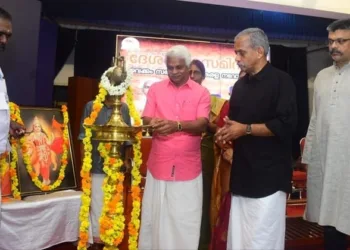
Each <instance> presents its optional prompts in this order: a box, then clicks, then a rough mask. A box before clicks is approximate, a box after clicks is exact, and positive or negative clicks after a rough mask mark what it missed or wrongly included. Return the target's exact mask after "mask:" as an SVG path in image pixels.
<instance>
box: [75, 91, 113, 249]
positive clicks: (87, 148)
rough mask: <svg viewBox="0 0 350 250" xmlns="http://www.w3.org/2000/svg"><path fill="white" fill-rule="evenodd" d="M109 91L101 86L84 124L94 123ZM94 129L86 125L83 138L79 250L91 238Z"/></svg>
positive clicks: (85, 246)
mask: <svg viewBox="0 0 350 250" xmlns="http://www.w3.org/2000/svg"><path fill="white" fill-rule="evenodd" d="M106 95H107V91H106V90H105V89H104V88H102V87H101V86H100V89H99V93H98V95H97V96H96V99H95V100H94V102H93V105H92V112H91V114H90V116H89V117H87V118H86V119H85V120H84V125H93V124H94V123H95V120H96V118H97V116H98V113H99V112H100V111H101V109H102V107H103V102H104V100H105V98H106ZM91 137H92V131H91V128H89V127H87V126H85V138H84V139H83V144H84V159H83V164H82V168H81V171H80V176H81V179H82V180H81V185H82V191H83V194H82V196H81V203H82V204H81V207H80V212H79V220H80V228H79V243H78V250H86V249H87V243H88V240H89V226H90V221H89V212H90V203H91V198H90V195H91V175H90V170H91V167H92V166H91V164H92V159H91V157H92V154H91V151H92V144H91Z"/></svg>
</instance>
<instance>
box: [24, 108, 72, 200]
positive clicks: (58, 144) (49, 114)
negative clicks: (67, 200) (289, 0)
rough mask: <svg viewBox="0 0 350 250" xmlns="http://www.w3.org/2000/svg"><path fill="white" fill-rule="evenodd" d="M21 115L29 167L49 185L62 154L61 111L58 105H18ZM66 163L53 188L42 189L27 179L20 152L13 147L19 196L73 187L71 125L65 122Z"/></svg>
mask: <svg viewBox="0 0 350 250" xmlns="http://www.w3.org/2000/svg"><path fill="white" fill-rule="evenodd" d="M20 112H21V118H22V121H23V123H24V126H25V127H26V133H25V135H24V138H25V145H26V147H27V148H28V150H29V153H28V155H30V157H31V158H30V159H31V167H32V168H33V171H34V172H35V173H37V174H38V178H39V180H40V181H41V182H42V183H43V184H45V185H52V184H53V183H54V182H55V181H56V180H57V178H58V176H59V172H60V167H61V157H62V154H63V113H62V111H61V109H58V108H40V107H20ZM68 137H69V138H68V141H69V145H68V159H67V161H68V164H67V167H66V169H65V177H64V179H63V180H62V183H61V185H60V186H58V187H57V188H55V189H53V190H50V191H42V190H41V189H40V188H38V187H37V186H36V185H35V184H34V182H33V181H32V179H31V176H30V175H29V173H28V170H27V168H26V165H25V163H24V159H23V152H22V149H21V148H20V147H18V148H17V153H18V162H17V175H18V182H19V191H20V192H21V195H22V196H30V195H38V194H45V193H48V192H55V191H60V190H68V189H76V188H77V179H76V172H75V171H76V169H75V159H74V152H73V142H72V135H71V128H70V126H69V123H68Z"/></svg>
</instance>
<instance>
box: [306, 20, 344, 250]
mask: <svg viewBox="0 0 350 250" xmlns="http://www.w3.org/2000/svg"><path fill="white" fill-rule="evenodd" d="M327 30H328V32H329V33H328V47H329V53H330V55H331V57H332V59H333V61H334V64H333V65H332V66H331V67H328V68H325V69H323V70H321V71H320V72H319V73H318V75H317V77H316V80H315V86H314V100H313V111H312V116H311V120H310V125H309V129H308V132H307V136H306V143H305V148H304V154H303V162H304V163H306V164H308V180H307V191H308V195H307V207H306V214H305V217H306V219H307V220H309V221H312V222H317V223H318V224H320V225H321V226H324V244H325V248H324V249H325V250H331V249H337V250H346V249H347V235H350V130H349V123H350V113H349V107H350V19H345V20H338V21H335V22H333V23H332V24H330V25H329V26H328V27H327Z"/></svg>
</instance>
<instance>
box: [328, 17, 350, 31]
mask: <svg viewBox="0 0 350 250" xmlns="http://www.w3.org/2000/svg"><path fill="white" fill-rule="evenodd" d="M337 30H350V18H348V19H340V20H337V21H334V22H333V23H331V24H330V25H328V27H327V31H328V32H335V31H337Z"/></svg>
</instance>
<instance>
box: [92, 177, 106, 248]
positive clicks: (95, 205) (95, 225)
mask: <svg viewBox="0 0 350 250" xmlns="http://www.w3.org/2000/svg"><path fill="white" fill-rule="evenodd" d="M104 178H105V175H104V174H91V209H90V216H91V228H92V237H93V239H94V242H97V243H99V242H101V240H100V222H99V219H100V217H101V213H102V207H103V190H102V185H103V180H104Z"/></svg>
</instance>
